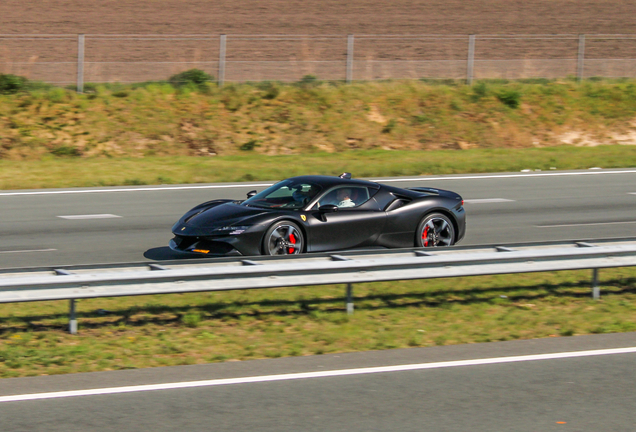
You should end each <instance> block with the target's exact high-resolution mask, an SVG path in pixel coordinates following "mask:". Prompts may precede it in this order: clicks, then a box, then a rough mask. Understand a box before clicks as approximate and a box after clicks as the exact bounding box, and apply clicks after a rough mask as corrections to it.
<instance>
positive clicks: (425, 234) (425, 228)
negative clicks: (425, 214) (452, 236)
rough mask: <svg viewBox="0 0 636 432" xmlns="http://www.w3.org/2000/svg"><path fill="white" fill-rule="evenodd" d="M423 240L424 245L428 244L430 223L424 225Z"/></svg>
mask: <svg viewBox="0 0 636 432" xmlns="http://www.w3.org/2000/svg"><path fill="white" fill-rule="evenodd" d="M422 241H423V242H424V247H427V246H428V225H426V227H424V232H423V233H422Z"/></svg>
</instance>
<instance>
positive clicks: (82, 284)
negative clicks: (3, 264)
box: [0, 239, 636, 333]
mask: <svg viewBox="0 0 636 432" xmlns="http://www.w3.org/2000/svg"><path fill="white" fill-rule="evenodd" d="M629 266H636V241H635V240H634V239H631V240H627V241H625V240H621V241H617V240H599V241H577V242H567V243H552V244H546V243H539V244H529V245H528V244H526V245H523V244H520V245H506V246H488V247H483V246H480V247H464V248H456V247H451V248H443V249H442V248H440V249H398V250H372V251H349V252H345V253H340V254H320V255H313V254H307V255H300V256H294V257H285V258H279V257H254V258H249V259H241V258H234V259H218V260H205V261H202V260H187V261H186V262H182V263H180V262H178V261H171V262H164V263H162V264H152V263H132V264H114V265H106V266H101V267H100V266H68V267H64V268H56V269H44V268H33V269H5V270H2V271H1V272H0V303H13V302H28V301H44V300H70V324H69V330H70V332H71V333H76V332H77V319H76V317H75V300H76V299H86V298H97V297H116V296H134V295H150V294H174V293H186V292H197V291H228V290H239V289H241V290H242V289H259V288H261V289H262V288H278V287H292V286H307V285H328V284H347V311H348V313H353V299H352V284H354V283H362V282H377V281H392V280H409V279H432V278H447V277H464V276H482V275H495V274H513V273H531V272H548V271H562V270H582V269H591V270H593V273H592V278H593V282H592V296H593V298H595V299H598V298H599V296H600V288H599V286H598V270H599V269H602V268H614V267H629Z"/></svg>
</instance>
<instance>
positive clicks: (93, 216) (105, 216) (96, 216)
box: [58, 214, 121, 220]
mask: <svg viewBox="0 0 636 432" xmlns="http://www.w3.org/2000/svg"><path fill="white" fill-rule="evenodd" d="M58 217H59V218H60V219H71V220H75V219H113V218H120V217H121V216H117V215H114V214H87V215H68V216H58Z"/></svg>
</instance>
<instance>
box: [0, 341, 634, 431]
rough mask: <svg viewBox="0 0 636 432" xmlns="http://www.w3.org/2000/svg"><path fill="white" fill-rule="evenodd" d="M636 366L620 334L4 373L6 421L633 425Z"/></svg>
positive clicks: (348, 427)
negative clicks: (30, 373) (15, 376)
mask: <svg viewBox="0 0 636 432" xmlns="http://www.w3.org/2000/svg"><path fill="white" fill-rule="evenodd" d="M635 367H636V333H621V334H608V335H591V336H577V337H567V338H548V339H538V340H526V341H509V342H495V343H485V344H471V345H456V346H444V347H431V348H411V349H400V350H387V351H371V352H366V353H349V354H334V355H322V356H311V357H291V358H282V359H270V360H256V361H245V362H229V363H217V364H206V365H195V366H177V367H165V368H154V369H143V370H127V371H111V372H99V373H86V374H74V375H65V376H48V377H33V378H19V379H4V380H2V381H0V419H1V422H2V430H5V431H14V432H18V431H46V432H54V431H65V432H72V431H87V430H90V431H112V430H116V431H119V432H133V431H135V432H136V431H148V430H152V431H155V432H161V431H174V430H192V431H203V430H205V431H276V432H295V431H308V432H309V431H348V432H368V431H400V432H407V431H413V432H421V431H474V432H479V431H484V432H486V431H487V432H491V431H499V432H501V431H553V430H554V431H621V432H622V431H628V430H633V428H634V424H636V410H634V407H635V406H636V392H634V388H635V387H636V375H635V374H634V373H633V371H634V368H635ZM378 368H381V369H378ZM122 387H123V388H122Z"/></svg>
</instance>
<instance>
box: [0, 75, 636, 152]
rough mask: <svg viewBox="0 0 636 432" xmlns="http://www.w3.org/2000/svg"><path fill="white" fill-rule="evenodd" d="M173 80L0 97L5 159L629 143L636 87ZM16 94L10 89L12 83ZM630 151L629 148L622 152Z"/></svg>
mask: <svg viewBox="0 0 636 432" xmlns="http://www.w3.org/2000/svg"><path fill="white" fill-rule="evenodd" d="M211 79H212V77H210V76H209V75H207V74H205V72H202V71H196V70H192V71H186V72H184V73H182V74H179V75H175V76H173V77H172V78H171V79H170V82H172V83H173V84H174V85H171V84H170V83H142V84H136V85H126V86H124V85H87V86H86V92H87V93H86V94H76V93H75V92H74V91H72V90H65V89H60V88H53V87H51V88H46V87H37V88H35V89H31V88H29V89H22V90H20V91H17V92H14V91H13V90H11V93H12V94H3V95H0V159H5V160H39V159H42V158H45V157H47V156H55V157H56V158H82V159H87V158H98V157H101V158H121V157H137V158H141V157H148V156H206V157H210V156H230V155H237V154H242V153H248V152H253V153H255V154H257V155H263V156H265V155H267V156H272V155H287V154H301V153H302V154H314V153H339V152H343V151H349V150H382V149H384V150H414V151H420V150H426V151H430V150H462V151H464V150H468V149H507V148H545V147H552V146H557V145H575V146H596V145H599V144H634V143H635V142H636V123H634V117H635V116H636V81H631V80H615V81H592V80H590V81H586V82H584V83H581V84H579V83H577V82H575V81H570V80H564V81H547V80H543V81H542V80H538V81H537V80H535V81H531V82H523V81H521V82H505V81H483V82H479V83H477V84H476V85H475V86H472V87H469V86H465V85H457V84H456V83H454V82H452V81H451V82H445V83H443V84H439V83H437V84H435V83H431V82H422V81H389V82H368V83H367V82H361V83H354V84H350V85H345V84H342V83H329V82H321V81H318V80H316V79H315V77H313V76H307V77H305V78H303V80H302V81H301V82H299V83H296V84H281V83H275V82H264V83H247V84H228V85H225V86H223V87H221V88H219V87H217V86H216V85H210V83H209V81H210V80H211ZM12 88H13V87H12ZM628 151H629V150H626V152H628Z"/></svg>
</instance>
